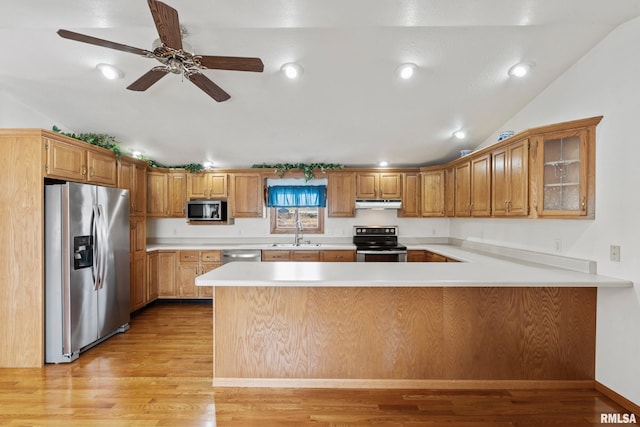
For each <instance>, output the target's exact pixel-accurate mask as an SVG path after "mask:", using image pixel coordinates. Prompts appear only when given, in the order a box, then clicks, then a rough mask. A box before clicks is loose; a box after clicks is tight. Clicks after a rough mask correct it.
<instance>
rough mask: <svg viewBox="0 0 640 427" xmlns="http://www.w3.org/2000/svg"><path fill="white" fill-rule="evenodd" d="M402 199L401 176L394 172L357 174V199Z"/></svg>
mask: <svg viewBox="0 0 640 427" xmlns="http://www.w3.org/2000/svg"><path fill="white" fill-rule="evenodd" d="M401 197H402V174H401V173H395V172H358V173H357V174H356V198H357V199H399V198H401Z"/></svg>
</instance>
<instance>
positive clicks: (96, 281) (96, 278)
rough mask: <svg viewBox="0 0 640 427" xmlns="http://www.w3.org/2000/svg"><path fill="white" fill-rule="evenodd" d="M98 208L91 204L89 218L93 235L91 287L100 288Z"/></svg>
mask: <svg viewBox="0 0 640 427" xmlns="http://www.w3.org/2000/svg"><path fill="white" fill-rule="evenodd" d="M100 229H101V227H100V208H99V207H98V205H94V206H93V218H92V219H91V235H92V236H93V268H92V274H93V289H95V290H96V291H97V290H98V289H100V281H101V280H102V276H101V274H100V271H101V258H100V256H101V254H100V240H101V239H100V238H101V236H100Z"/></svg>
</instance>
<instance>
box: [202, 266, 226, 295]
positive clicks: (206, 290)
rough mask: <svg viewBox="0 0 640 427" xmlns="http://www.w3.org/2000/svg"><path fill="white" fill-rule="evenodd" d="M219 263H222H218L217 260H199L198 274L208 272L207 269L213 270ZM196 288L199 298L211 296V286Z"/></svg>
mask: <svg viewBox="0 0 640 427" xmlns="http://www.w3.org/2000/svg"><path fill="white" fill-rule="evenodd" d="M202 258H204V257H202ZM221 265H222V264H220V263H219V262H201V263H200V274H204V273H208V272H209V271H211V270H214V269H216V268H218V267H220V266H221ZM197 288H198V296H199V297H200V298H213V286H197Z"/></svg>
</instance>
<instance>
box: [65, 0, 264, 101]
mask: <svg viewBox="0 0 640 427" xmlns="http://www.w3.org/2000/svg"><path fill="white" fill-rule="evenodd" d="M147 3H148V4H149V9H151V15H153V20H154V22H155V25H156V29H157V30H158V34H159V35H160V41H161V44H160V45H159V46H158V47H156V48H155V49H153V51H149V50H145V49H139V48H136V47H131V46H127V45H124V44H120V43H115V42H112V41H108V40H103V39H99V38H96V37H91V36H87V35H85V34H80V33H74V32H73V31H68V30H58V35H59V36H60V37H63V38H65V39H69V40H75V41H79V42H83V43H89V44H93V45H97V46H102V47H107V48H110V49H116V50H121V51H123V52H129V53H133V54H136V55H141V56H144V57H147V58H154V59H156V60H158V61H159V62H160V63H162V65H159V66H157V67H154V68H152V69H151V70H150V71H148V72H147V73H146V74H144V75H143V76H142V77H140V78H139V79H138V80H136V81H135V82H133V83H131V84H130V85H129V86H128V87H127V89H129V90H135V91H145V90H147V89H149V88H150V87H151V86H152V85H153V84H154V83H156V82H157V81H158V80H160V79H161V78H162V77H164V76H165V75H167V74H168V73H174V74H183V75H184V76H185V77H186V78H187V79H188V80H189V81H191V82H192V83H193V84H195V85H196V86H198V87H199V88H200V89H202V90H203V91H204V92H205V93H206V94H207V95H209V96H210V97H212V98H213V99H215V100H216V101H218V102H222V101H226V100H227V99H229V98H231V96H230V95H229V94H228V93H227V92H225V91H224V90H223V89H222V88H221V87H220V86H218V85H217V84H215V83H214V82H213V81H211V80H210V79H209V78H208V77H206V76H205V75H204V74H202V71H203V70H206V69H216V70H234V71H255V72H262V71H263V70H264V64H263V63H262V60H261V59H260V58H246V57H237V56H207V55H194V54H192V53H190V52H186V51H185V50H184V48H183V46H182V32H181V28H180V21H179V19H178V12H177V11H176V10H175V9H174V8H172V7H171V6H168V5H167V4H165V3H163V2H161V1H158V0H147Z"/></svg>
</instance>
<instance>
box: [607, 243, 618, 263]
mask: <svg viewBox="0 0 640 427" xmlns="http://www.w3.org/2000/svg"><path fill="white" fill-rule="evenodd" d="M609 259H610V260H611V261H613V262H620V246H618V245H611V246H610V247H609Z"/></svg>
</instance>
